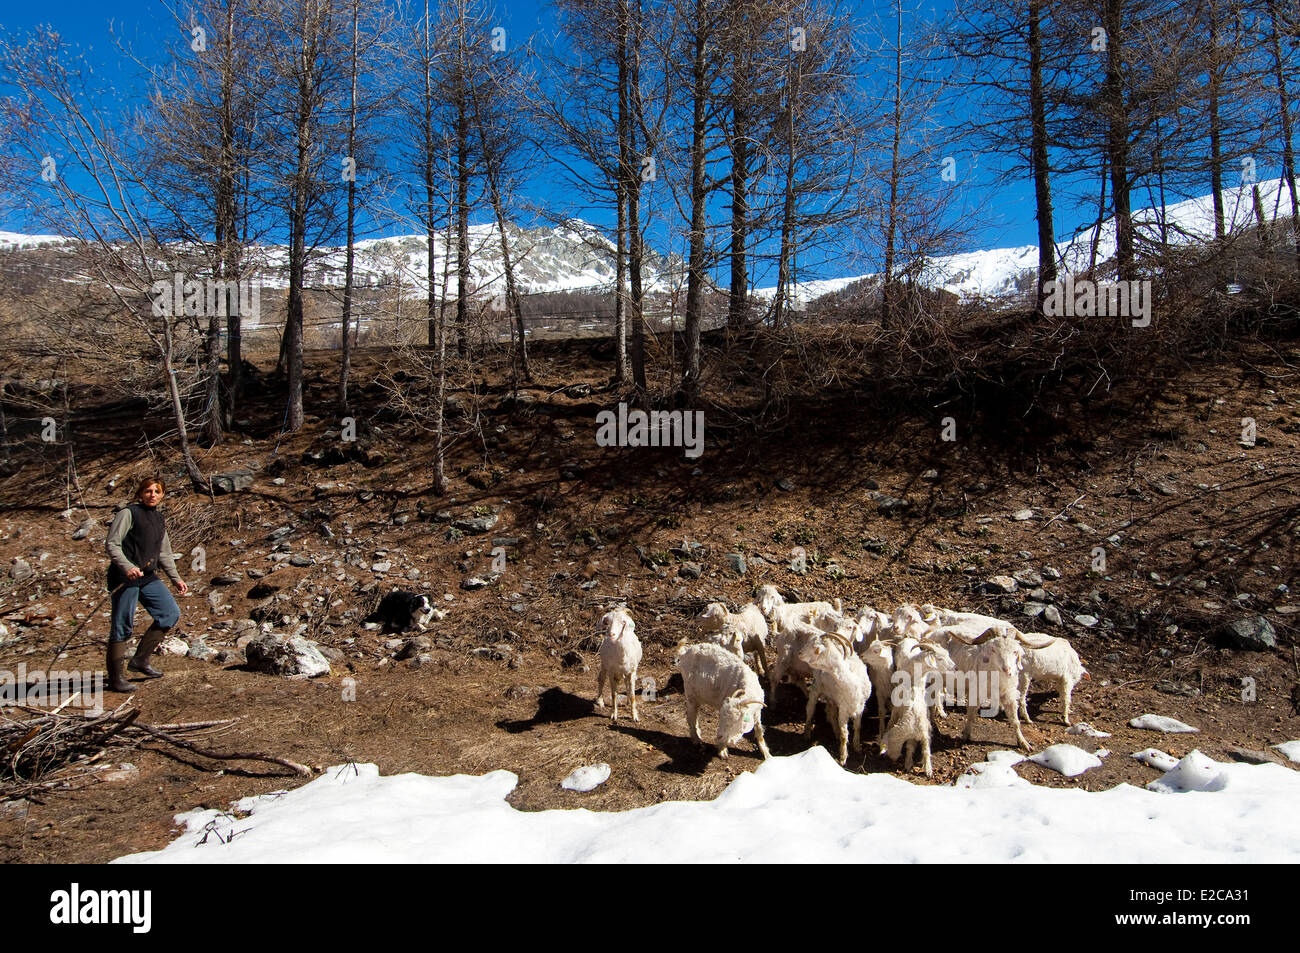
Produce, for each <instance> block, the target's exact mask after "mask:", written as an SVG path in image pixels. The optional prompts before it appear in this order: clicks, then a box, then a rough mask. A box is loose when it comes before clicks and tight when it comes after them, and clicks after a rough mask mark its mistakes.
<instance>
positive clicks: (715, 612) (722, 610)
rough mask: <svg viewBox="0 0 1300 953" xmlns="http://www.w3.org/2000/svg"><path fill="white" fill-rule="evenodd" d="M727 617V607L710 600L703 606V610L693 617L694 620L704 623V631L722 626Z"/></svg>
mask: <svg viewBox="0 0 1300 953" xmlns="http://www.w3.org/2000/svg"><path fill="white" fill-rule="evenodd" d="M726 618H727V607H726V606H724V605H723V604H722V603H721V602H710V603H709V604H708V605H707V606H705V607H704V611H703V612H701V613H700V614H699V615H697V616H696V617H695V621H697V622H701V623H704V626H703V627H704V629H705V630H706V631H710V632H712V631H716V630H717V629H720V628H722V625H723V623H724V622H725V621H726Z"/></svg>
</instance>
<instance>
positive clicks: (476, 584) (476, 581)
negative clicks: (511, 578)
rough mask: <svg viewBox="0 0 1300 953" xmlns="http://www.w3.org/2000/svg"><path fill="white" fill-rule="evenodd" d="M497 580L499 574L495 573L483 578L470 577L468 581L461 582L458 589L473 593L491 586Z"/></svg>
mask: <svg viewBox="0 0 1300 953" xmlns="http://www.w3.org/2000/svg"><path fill="white" fill-rule="evenodd" d="M499 578H501V574H500V573H495V572H490V573H488V574H487V575H485V576H470V577H469V578H468V579H466V580H464V581H463V582H461V584H460V587H461V588H462V589H466V590H468V591H470V592H473V591H474V590H475V589H483V588H486V587H487V586H490V585H492V583H494V582H496V581H497V580H498V579H499Z"/></svg>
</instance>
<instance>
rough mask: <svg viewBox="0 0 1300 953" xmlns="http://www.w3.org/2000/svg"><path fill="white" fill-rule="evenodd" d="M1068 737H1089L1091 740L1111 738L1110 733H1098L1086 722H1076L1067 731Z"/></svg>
mask: <svg viewBox="0 0 1300 953" xmlns="http://www.w3.org/2000/svg"><path fill="white" fill-rule="evenodd" d="M1065 733H1066V734H1067V735H1087V736H1088V737H1089V738H1109V737H1110V732H1109V731H1098V730H1097V729H1096V728H1094V727H1092V725H1090V724H1088V723H1087V722H1086V721H1079V722H1075V723H1074V724H1073V725H1071V726H1070V727H1069V728H1066V729H1065Z"/></svg>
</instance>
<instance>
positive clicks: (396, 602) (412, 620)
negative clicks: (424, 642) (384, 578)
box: [366, 589, 434, 633]
mask: <svg viewBox="0 0 1300 953" xmlns="http://www.w3.org/2000/svg"><path fill="white" fill-rule="evenodd" d="M433 614H434V613H433V606H432V605H431V604H430V603H429V597H428V596H423V595H420V594H419V593H418V592H408V591H407V590H405V589H394V590H393V591H392V592H390V593H389V594H388V595H386V596H384V598H383V599H381V600H380V601H379V605H378V606H377V607H376V608H375V611H374V612H372V613H370V615H369V616H368V617H367V618H366V621H367V622H380V623H383V631H385V632H399V633H402V632H409V631H410V630H411V629H413V628H414V629H419V630H420V631H421V632H424V631H426V630H427V627H428V624H429V620H430V619H431V618H433Z"/></svg>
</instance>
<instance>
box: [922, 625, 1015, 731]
mask: <svg viewBox="0 0 1300 953" xmlns="http://www.w3.org/2000/svg"><path fill="white" fill-rule="evenodd" d="M926 640H927V641H930V642H934V643H937V644H940V645H942V646H943V647H944V648H946V649H947V650H948V653H949V655H950V656H951V658H952V661H953V664H954V665H955V666H956V671H957V672H958V673H959V674H960V675H962V676H965V679H964V687H965V693H964V694H965V695H966V698H965V702H966V735H965V737H966V740H967V741H970V740H971V731H972V729H973V728H974V726H975V718H976V716H977V715H980V714H985V715H989V716H990V717H993V716H996V715H997V713H998V711H999V710H1001V711H1002V712H1004V713H1005V714H1006V716H1007V721H1009V722H1010V723H1011V727H1012V728H1013V729H1014V730H1015V733H1016V742H1017V743H1018V744H1019V745H1020V746H1021V747H1022V748H1024V749H1025V750H1029V748H1030V744H1029V742H1028V741H1026V740H1025V736H1024V733H1023V732H1022V731H1021V730H1020V718H1019V709H1020V673H1021V671H1022V670H1023V668H1024V665H1025V648H1024V645H1023V641H1024V633H1022V632H1020V631H1019V630H1017V629H1016V628H1014V627H1013V626H1003V625H999V626H990V627H989V628H988V629H986V630H985V631H984V632H982V633H981V634H980V635H979V636H977V637H976V638H974V639H972V638H970V637H969V636H968V635H967V634H966V633H965V632H964V631H963V630H962V628H961V627H959V626H952V627H942V628H936V629H931V630H930V632H928V633H927V634H926ZM972 696H973V697H972ZM936 704H937V701H936Z"/></svg>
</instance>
